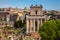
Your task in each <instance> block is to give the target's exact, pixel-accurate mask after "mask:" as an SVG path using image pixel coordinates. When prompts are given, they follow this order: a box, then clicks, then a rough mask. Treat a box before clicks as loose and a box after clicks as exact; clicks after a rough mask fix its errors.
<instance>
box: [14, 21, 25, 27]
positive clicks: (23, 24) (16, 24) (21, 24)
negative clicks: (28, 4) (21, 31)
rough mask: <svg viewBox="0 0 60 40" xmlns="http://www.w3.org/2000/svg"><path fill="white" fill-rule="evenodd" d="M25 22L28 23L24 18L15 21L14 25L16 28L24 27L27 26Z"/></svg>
mask: <svg viewBox="0 0 60 40" xmlns="http://www.w3.org/2000/svg"><path fill="white" fill-rule="evenodd" d="M25 24H26V22H25V20H23V22H22V20H19V21H15V23H14V27H15V28H23V27H25Z"/></svg>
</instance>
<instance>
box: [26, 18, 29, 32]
mask: <svg viewBox="0 0 60 40" xmlns="http://www.w3.org/2000/svg"><path fill="white" fill-rule="evenodd" d="M26 23H27V24H26V25H27V27H26V29H27V30H26V32H27V33H28V32H29V31H28V28H29V25H28V19H27V21H26Z"/></svg>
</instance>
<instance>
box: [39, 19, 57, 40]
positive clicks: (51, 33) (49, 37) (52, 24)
mask: <svg viewBox="0 0 60 40" xmlns="http://www.w3.org/2000/svg"><path fill="white" fill-rule="evenodd" d="M56 25H57V24H56V21H55V20H49V21H47V22H46V23H44V24H43V25H42V26H41V27H40V29H39V34H40V35H41V37H42V40H54V39H55V38H56V31H57V26H56Z"/></svg>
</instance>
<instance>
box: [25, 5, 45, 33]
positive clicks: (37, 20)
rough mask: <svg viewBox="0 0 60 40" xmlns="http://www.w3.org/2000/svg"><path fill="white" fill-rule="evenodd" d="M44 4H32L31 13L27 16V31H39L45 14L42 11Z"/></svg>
mask: <svg viewBox="0 0 60 40" xmlns="http://www.w3.org/2000/svg"><path fill="white" fill-rule="evenodd" d="M42 8H43V7H42V5H31V6H30V14H29V15H27V16H26V20H27V21H26V22H27V24H26V25H27V27H26V33H31V32H38V30H39V26H41V25H42V23H43V20H44V21H45V16H44V14H43V11H42Z"/></svg>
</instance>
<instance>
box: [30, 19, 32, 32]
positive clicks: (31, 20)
mask: <svg viewBox="0 0 60 40" xmlns="http://www.w3.org/2000/svg"><path fill="white" fill-rule="evenodd" d="M30 32H32V19H30Z"/></svg>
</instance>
